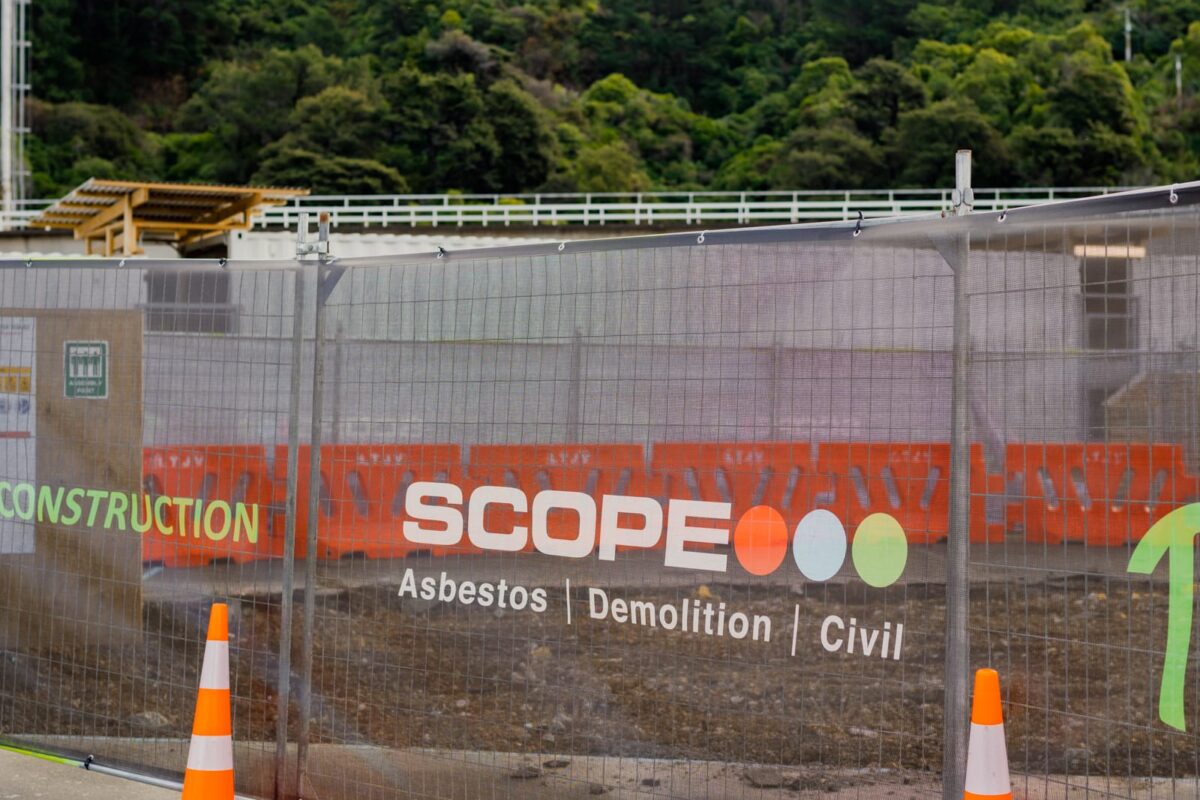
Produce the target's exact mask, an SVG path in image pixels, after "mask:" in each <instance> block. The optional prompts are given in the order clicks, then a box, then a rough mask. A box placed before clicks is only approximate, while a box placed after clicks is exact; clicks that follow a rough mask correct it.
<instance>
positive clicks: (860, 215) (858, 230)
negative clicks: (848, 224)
mask: <svg viewBox="0 0 1200 800" xmlns="http://www.w3.org/2000/svg"><path fill="white" fill-rule="evenodd" d="M862 223H863V213H862V212H861V211H859V212H858V221H857V222H855V223H854V236H855V237H857V236H858V235H859V234H860V233H862Z"/></svg>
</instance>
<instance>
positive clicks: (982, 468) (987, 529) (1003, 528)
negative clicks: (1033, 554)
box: [947, 444, 1008, 544]
mask: <svg viewBox="0 0 1200 800" xmlns="http://www.w3.org/2000/svg"><path fill="white" fill-rule="evenodd" d="M1004 488H1005V487H1004V473H1003V472H999V473H994V472H988V471H987V464H986V462H985V461H984V458H983V446H982V445H979V444H973V445H971V484H970V493H971V541H972V542H973V543H975V544H986V543H999V542H1003V541H1004V539H1005V537H1006V536H1007V534H1008V528H1007V524H1006V521H1005V516H1004V515H1005V514H1006V512H1007V507H1006V506H1005V505H1004V504H1003V500H1004ZM991 498H995V499H996V502H997V503H999V504H1000V505H999V506H998V511H999V512H1000V514H1001V518H1000V519H989V518H988V514H987V510H988V508H987V507H988V500H989V499H991ZM948 510H949V508H947V511H948Z"/></svg>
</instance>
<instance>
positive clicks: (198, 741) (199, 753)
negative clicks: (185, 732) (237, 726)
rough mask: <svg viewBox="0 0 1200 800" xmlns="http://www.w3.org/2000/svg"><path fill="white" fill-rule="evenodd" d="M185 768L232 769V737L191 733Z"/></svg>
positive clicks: (203, 769) (204, 770)
mask: <svg viewBox="0 0 1200 800" xmlns="http://www.w3.org/2000/svg"><path fill="white" fill-rule="evenodd" d="M187 768H188V769H196V770H201V771H203V772H223V771H225V770H228V769H233V737H232V736H197V735H195V734H192V744H191V747H189V748H188V763H187Z"/></svg>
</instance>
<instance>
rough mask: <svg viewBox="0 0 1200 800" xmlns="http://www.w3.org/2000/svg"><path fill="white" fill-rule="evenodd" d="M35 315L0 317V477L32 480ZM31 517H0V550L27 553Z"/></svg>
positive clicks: (34, 455)
mask: <svg viewBox="0 0 1200 800" xmlns="http://www.w3.org/2000/svg"><path fill="white" fill-rule="evenodd" d="M36 361H37V320H36V319H34V318H33V317H0V481H5V482H6V483H9V484H17V483H27V484H29V485H31V486H32V485H35V484H36V483H37V461H36V458H37V441H36V438H35V437H36V435H37V414H36V409H37V405H36V403H35V402H34V400H35V399H36V398H35V395H34V389H35V387H36V386H37V381H36V375H35V373H34V370H35V369H36V367H35V363H36ZM34 541H35V539H34V529H33V522H32V520H22V519H20V518H19V517H17V518H14V519H4V518H3V517H0V554H6V553H8V554H12V553H32V552H33V550H34Z"/></svg>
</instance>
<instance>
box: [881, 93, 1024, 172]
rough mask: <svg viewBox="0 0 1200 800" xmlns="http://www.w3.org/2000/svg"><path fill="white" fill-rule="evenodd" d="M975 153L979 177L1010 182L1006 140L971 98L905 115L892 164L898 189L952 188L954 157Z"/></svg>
mask: <svg viewBox="0 0 1200 800" xmlns="http://www.w3.org/2000/svg"><path fill="white" fill-rule="evenodd" d="M963 148H968V149H970V150H972V151H973V152H974V161H975V168H974V169H975V176H974V177H975V179H976V182H977V183H978V184H979V185H982V186H1002V185H1005V182H1006V181H1008V180H1009V179H1010V174H1009V155H1008V148H1007V145H1006V143H1005V141H1004V138H1003V137H1002V136H1001V135H1000V132H999V131H998V130H997V129H996V127H995V126H994V125H992V123H991V122H989V121H988V119H987V118H986V117H985V116H984V115H983V114H981V113H980V111H979V109H978V108H976V107H975V105H974V104H973V103H971V102H970V101H969V100H960V99H948V100H942V101H940V102H937V103H934V104H933V105H930V106H928V107H926V108H920V109H915V110H913V111H908V112H905V113H903V114H901V115H900V120H899V124H898V125H897V128H896V138H895V143H894V145H893V148H892V154H891V155H892V161H893V163H894V165H895V167H894V169H895V170H896V174H897V175H898V178H897V180H896V183H897V185H899V186H949V185H952V184H953V183H954V154H955V152H956V151H958V150H960V149H963Z"/></svg>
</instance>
